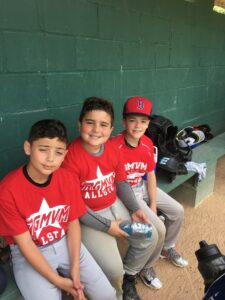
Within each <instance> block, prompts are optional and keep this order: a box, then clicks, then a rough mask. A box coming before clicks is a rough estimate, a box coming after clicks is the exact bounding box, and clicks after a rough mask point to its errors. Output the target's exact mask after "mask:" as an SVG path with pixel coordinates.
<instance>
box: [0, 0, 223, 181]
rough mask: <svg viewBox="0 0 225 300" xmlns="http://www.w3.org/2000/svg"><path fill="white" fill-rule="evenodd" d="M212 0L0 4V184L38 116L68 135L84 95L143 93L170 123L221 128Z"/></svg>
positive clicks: (114, 97) (13, 0)
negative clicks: (55, 120)
mask: <svg viewBox="0 0 225 300" xmlns="http://www.w3.org/2000/svg"><path fill="white" fill-rule="evenodd" d="M212 6H213V1H212V0H195V2H194V3H190V2H187V1H185V0H0V136H1V143H0V178H1V177H2V176H3V175H5V173H6V172H8V171H9V170H11V169H13V168H15V167H17V166H19V165H20V164H21V163H22V162H23V161H24V159H25V157H24V155H23V150H22V145H23V140H24V139H25V138H26V137H27V134H28V130H29V128H30V126H31V125H32V124H33V123H34V122H35V121H37V120H39V119H42V118H52V117H54V118H58V119H61V120H62V121H63V122H65V124H66V126H67V127H68V129H69V135H70V138H73V137H74V136H76V135H77V129H76V122H77V117H78V114H79V111H80V108H81V104H82V101H83V99H84V98H86V97H88V96H92V95H95V96H100V97H104V98H107V99H109V100H111V101H112V102H113V104H114V107H115V112H116V123H115V132H118V131H119V130H120V129H121V122H120V116H121V111H122V105H123V102H124V101H125V99H126V98H127V97H128V96H131V95H143V96H146V97H149V98H150V99H151V100H152V101H153V103H154V112H155V113H160V114H163V115H165V116H167V117H169V118H171V119H172V120H173V121H174V123H175V124H177V125H178V126H179V127H183V126H186V125H193V124H199V123H208V124H209V125H210V126H211V127H212V130H213V132H214V133H215V134H217V133H220V132H222V131H224V129H225V121H224V120H225V15H220V14H217V13H215V12H213V11H212Z"/></svg>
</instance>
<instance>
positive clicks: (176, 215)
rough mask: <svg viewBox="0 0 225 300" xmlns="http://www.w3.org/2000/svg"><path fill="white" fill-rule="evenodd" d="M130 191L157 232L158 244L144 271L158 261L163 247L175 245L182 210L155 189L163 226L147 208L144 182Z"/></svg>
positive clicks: (176, 203)
mask: <svg viewBox="0 0 225 300" xmlns="http://www.w3.org/2000/svg"><path fill="white" fill-rule="evenodd" d="M132 189H133V191H134V193H135V196H136V199H137V201H138V204H139V206H140V207H141V209H142V210H143V211H144V212H145V214H146V215H147V216H148V218H149V219H150V221H151V223H152V224H153V226H154V227H155V228H156V230H157V232H158V243H157V245H156V247H155V250H154V251H153V252H152V254H151V255H150V258H149V260H148V262H147V263H146V265H145V267H144V269H148V268H149V267H152V266H153V265H154V263H155V262H156V261H157V260H158V258H159V256H160V254H161V251H162V248H163V247H172V246H174V245H175V243H176V241H177V239H178V235H179V232H180V229H181V225H182V222H183V217H184V208H183V206H182V205H181V204H180V203H178V202H177V201H176V200H174V199H173V198H172V197H170V196H169V195H168V194H166V193H165V192H163V191H162V190H161V189H159V188H157V209H159V210H160V211H161V212H162V213H163V215H164V216H165V224H164V223H163V222H162V221H161V220H160V219H159V218H158V216H157V215H156V214H155V213H154V212H153V211H152V210H151V209H150V208H149V196H148V191H147V184H146V181H143V183H142V184H141V185H139V186H135V187H132Z"/></svg>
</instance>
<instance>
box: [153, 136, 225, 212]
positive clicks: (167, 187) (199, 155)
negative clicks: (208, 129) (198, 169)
mask: <svg viewBox="0 0 225 300" xmlns="http://www.w3.org/2000/svg"><path fill="white" fill-rule="evenodd" d="M224 154H225V132H224V133H221V134H219V135H217V136H215V137H214V138H213V139H212V140H209V141H208V142H206V143H203V144H201V145H199V146H198V147H196V148H194V149H193V154H192V161H194V162H196V163H203V162H206V164H207V174H206V178H205V179H203V180H202V181H201V182H199V183H197V180H196V176H197V175H196V173H194V172H188V174H185V175H177V176H176V178H175V180H174V181H173V182H171V183H169V181H168V178H167V177H166V176H165V174H162V173H159V174H157V183H158V186H159V187H160V188H161V189H162V190H163V191H165V192H166V193H170V194H172V195H173V197H175V198H176V199H177V197H178V198H181V199H182V198H185V199H188V201H189V204H190V205H192V206H197V205H198V204H199V203H201V202H202V201H203V200H204V198H206V197H208V196H210V195H211V194H212V193H213V189H214V182H215V170H216V164H217V160H218V158H220V157H221V156H223V155H224ZM196 183H197V184H196ZM181 199H177V200H178V201H179V200H181Z"/></svg>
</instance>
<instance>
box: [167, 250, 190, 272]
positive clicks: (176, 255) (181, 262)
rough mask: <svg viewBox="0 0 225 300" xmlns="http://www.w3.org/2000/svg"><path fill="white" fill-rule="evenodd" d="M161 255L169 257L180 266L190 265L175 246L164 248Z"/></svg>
mask: <svg viewBox="0 0 225 300" xmlns="http://www.w3.org/2000/svg"><path fill="white" fill-rule="evenodd" d="M161 257H162V258H167V259H169V260H170V261H171V262H172V263H173V264H174V265H175V266H177V267H180V268H183V267H186V266H187V265H188V261H187V260H186V259H185V258H184V257H182V256H181V255H180V254H179V253H178V252H177V251H176V249H175V247H171V248H169V249H163V250H162V252H161Z"/></svg>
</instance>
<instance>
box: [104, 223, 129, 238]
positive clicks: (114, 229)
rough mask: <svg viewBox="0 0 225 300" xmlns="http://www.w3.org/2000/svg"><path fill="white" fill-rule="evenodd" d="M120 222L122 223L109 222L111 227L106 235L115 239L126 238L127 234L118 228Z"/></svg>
mask: <svg viewBox="0 0 225 300" xmlns="http://www.w3.org/2000/svg"><path fill="white" fill-rule="evenodd" d="M122 222H123V221H122V220H121V219H119V220H114V221H111V226H110V227H109V230H108V233H109V234H110V235H112V236H116V237H128V236H129V234H127V233H126V232H125V231H123V230H122V229H121V228H120V226H119V225H120V223H122Z"/></svg>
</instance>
